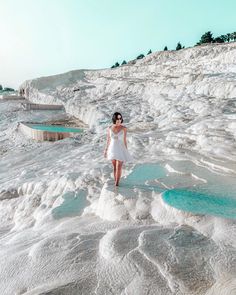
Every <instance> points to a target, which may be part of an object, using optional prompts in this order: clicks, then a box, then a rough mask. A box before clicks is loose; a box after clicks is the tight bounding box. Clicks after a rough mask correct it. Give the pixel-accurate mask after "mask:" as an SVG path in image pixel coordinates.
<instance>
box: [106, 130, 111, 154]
mask: <svg viewBox="0 0 236 295" xmlns="http://www.w3.org/2000/svg"><path fill="white" fill-rule="evenodd" d="M110 141H111V138H110V127H108V128H107V142H106V147H105V150H104V157H105V158H106V157H107V149H108V147H109V144H110Z"/></svg>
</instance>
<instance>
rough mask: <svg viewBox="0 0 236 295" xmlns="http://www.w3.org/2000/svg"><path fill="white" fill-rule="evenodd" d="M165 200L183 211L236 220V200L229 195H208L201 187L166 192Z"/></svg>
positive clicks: (164, 194)
mask: <svg viewBox="0 0 236 295" xmlns="http://www.w3.org/2000/svg"><path fill="white" fill-rule="evenodd" d="M163 199H164V201H165V202H166V203H167V204H169V205H170V206H172V207H174V208H177V209H180V210H183V211H188V212H192V213H196V214H205V215H214V216H220V217H224V218H233V219H236V199H235V198H234V197H233V196H229V195H228V194H227V195H224V194H218V193H217V192H215V193H214V194H213V193H206V192H205V190H202V189H201V187H199V188H195V189H194V188H193V189H183V188H181V189H172V190H167V191H165V192H164V193H163Z"/></svg>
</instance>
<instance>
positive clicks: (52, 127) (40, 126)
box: [27, 124, 83, 133]
mask: <svg viewBox="0 0 236 295" xmlns="http://www.w3.org/2000/svg"><path fill="white" fill-rule="evenodd" d="M27 125H28V126H29V127H31V128H33V129H37V130H43V131H50V132H79V133H81V132H83V129H80V128H71V127H64V126H59V125H43V124H35V125H34V124H27Z"/></svg>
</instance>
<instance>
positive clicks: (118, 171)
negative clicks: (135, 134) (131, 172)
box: [115, 160, 123, 186]
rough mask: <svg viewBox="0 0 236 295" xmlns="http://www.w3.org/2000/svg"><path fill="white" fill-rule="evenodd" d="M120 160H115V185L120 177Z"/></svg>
mask: <svg viewBox="0 0 236 295" xmlns="http://www.w3.org/2000/svg"><path fill="white" fill-rule="evenodd" d="M122 164H123V162H122V161H118V160H117V161H116V182H115V184H116V186H118V185H119V181H120V177H121V172H122Z"/></svg>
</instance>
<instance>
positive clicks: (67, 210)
mask: <svg viewBox="0 0 236 295" xmlns="http://www.w3.org/2000/svg"><path fill="white" fill-rule="evenodd" d="M63 199H64V202H63V203H62V204H61V205H60V206H58V207H56V208H54V209H53V210H52V215H53V217H54V218H55V219H60V218H63V217H69V216H78V215H80V214H81V213H82V211H83V209H84V208H85V207H86V206H87V205H89V202H88V201H87V199H86V192H85V191H83V190H81V191H79V192H78V193H76V192H67V193H65V194H64V195H63Z"/></svg>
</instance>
